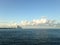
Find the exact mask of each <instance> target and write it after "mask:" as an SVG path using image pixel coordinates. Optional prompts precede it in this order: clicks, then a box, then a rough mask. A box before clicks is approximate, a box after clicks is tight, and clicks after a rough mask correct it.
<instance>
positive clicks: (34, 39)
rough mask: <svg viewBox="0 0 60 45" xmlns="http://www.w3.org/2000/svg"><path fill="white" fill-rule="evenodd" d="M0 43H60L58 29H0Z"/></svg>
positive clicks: (39, 44) (13, 44) (21, 44)
mask: <svg viewBox="0 0 60 45" xmlns="http://www.w3.org/2000/svg"><path fill="white" fill-rule="evenodd" d="M0 45H60V29H0Z"/></svg>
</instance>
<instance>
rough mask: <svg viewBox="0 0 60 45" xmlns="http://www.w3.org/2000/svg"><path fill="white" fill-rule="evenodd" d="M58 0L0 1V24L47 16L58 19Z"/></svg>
mask: <svg viewBox="0 0 60 45" xmlns="http://www.w3.org/2000/svg"><path fill="white" fill-rule="evenodd" d="M59 15H60V0H0V22H11V21H15V22H20V21H21V20H29V21H30V20H32V19H38V18H40V17H41V16H47V17H48V18H49V19H56V20H59V19H60V16H59Z"/></svg>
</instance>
